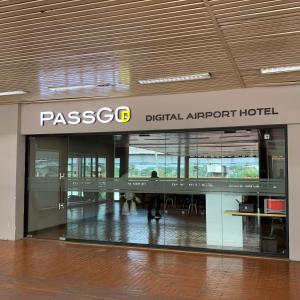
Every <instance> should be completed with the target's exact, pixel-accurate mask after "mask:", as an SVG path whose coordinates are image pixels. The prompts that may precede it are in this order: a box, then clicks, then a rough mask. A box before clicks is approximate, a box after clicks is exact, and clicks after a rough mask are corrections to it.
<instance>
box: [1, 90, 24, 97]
mask: <svg viewBox="0 0 300 300" xmlns="http://www.w3.org/2000/svg"><path fill="white" fill-rule="evenodd" d="M24 94H26V92H25V91H21V90H20V91H9V92H0V96H13V95H24Z"/></svg>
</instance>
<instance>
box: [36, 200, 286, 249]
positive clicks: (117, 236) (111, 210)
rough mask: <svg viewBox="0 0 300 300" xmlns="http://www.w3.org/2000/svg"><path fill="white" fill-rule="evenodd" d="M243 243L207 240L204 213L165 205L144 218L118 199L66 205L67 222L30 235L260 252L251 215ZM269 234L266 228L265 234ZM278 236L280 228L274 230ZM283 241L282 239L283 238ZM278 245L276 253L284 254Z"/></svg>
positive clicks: (139, 211) (141, 211) (246, 223)
mask: <svg viewBox="0 0 300 300" xmlns="http://www.w3.org/2000/svg"><path fill="white" fill-rule="evenodd" d="M244 221H245V224H244V230H243V246H242V247H233V246H222V245H216V244H208V243H207V238H206V237H207V236H206V235H207V233H206V221H205V213H201V212H200V211H197V214H196V213H195V211H192V212H191V213H190V214H189V213H188V212H187V210H186V209H185V210H182V209H181V208H175V207H171V206H169V207H167V209H166V210H165V211H163V210H162V218H161V219H160V220H159V221H157V220H151V221H150V222H149V221H148V219H147V210H146V209H137V211H136V212H135V214H129V215H122V209H121V207H120V205H119V203H116V204H114V205H113V206H111V205H107V204H101V205H99V206H90V207H89V206H82V207H80V208H78V207H77V208H76V207H75V208H70V209H68V218H67V225H66V226H60V227H52V228H46V229H45V230H41V231H38V232H33V233H32V232H31V233H30V234H32V235H33V236H34V237H39V238H50V239H51V238H52V239H57V238H58V237H59V236H66V237H67V239H72V240H87V241H108V242H117V243H119V242H120V243H132V244H142V245H158V246H176V247H177V246H179V247H188V248H201V249H203V248H204V249H216V250H235V251H245V252H254V253H259V252H261V244H260V243H261V240H260V231H261V228H260V227H259V225H258V224H257V221H256V220H254V219H253V218H247V219H246V218H245V219H244ZM268 234H269V230H267V232H266V235H268ZM275 234H276V235H278V236H279V237H280V235H281V234H282V230H281V231H280V230H277V231H276V232H275ZM283 242H284V241H283ZM281 249H282V248H280V247H279V248H278V252H277V253H276V254H284V252H283V251H282V250H281Z"/></svg>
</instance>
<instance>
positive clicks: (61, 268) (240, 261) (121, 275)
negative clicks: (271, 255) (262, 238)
mask: <svg viewBox="0 0 300 300" xmlns="http://www.w3.org/2000/svg"><path fill="white" fill-rule="evenodd" d="M0 262H1V265H0V299H1V300H2V299H3V300H17V299H18V300H27V299H28V300H44V299H45V300H50V299H55V300H69V299H70V300H92V299H94V300H96V299H133V300H134V299H141V300H144V299H145V300H147V299H155V300H159V299H180V300H184V299H187V300H188V299H193V300H196V299H199V300H206V299H216V300H225V299H226V300H227V299H228V300H244V299H245V300H246V299H247V300H260V299H264V300H268V299H270V300H278V299H280V300H289V299H291V300H299V299H300V262H288V261H285V260H271V259H258V258H247V257H240V256H225V255H214V254H204V253H202V254H196V253H180V252H170V251H160V250H146V249H142V250H140V249H129V248H127V249H125V248H120V247H107V246H99V245H87V244H85V245H83V244H72V243H66V242H58V241H45V240H23V241H17V242H8V241H1V242H0Z"/></svg>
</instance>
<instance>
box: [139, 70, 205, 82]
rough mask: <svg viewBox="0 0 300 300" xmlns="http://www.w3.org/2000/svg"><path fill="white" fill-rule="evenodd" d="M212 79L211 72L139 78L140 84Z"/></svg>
mask: <svg viewBox="0 0 300 300" xmlns="http://www.w3.org/2000/svg"><path fill="white" fill-rule="evenodd" d="M203 79H211V74H210V73H208V72H207V73H199V74H192V75H183V76H172V77H162V78H155V79H143V80H138V83H139V84H156V83H169V82H179V81H191V80H203Z"/></svg>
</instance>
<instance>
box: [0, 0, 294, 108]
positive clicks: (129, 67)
mask: <svg viewBox="0 0 300 300" xmlns="http://www.w3.org/2000/svg"><path fill="white" fill-rule="evenodd" d="M299 34H300V3H299V1H292V0H261V1H259V0H232V1H229V0H202V1H201V0H102V1H99V0H68V1H61V0H34V1H21V0H10V1H0V92H5V91H12V90H20V89H22V90H25V91H27V94H25V95H20V96H2V97H0V103H9V102H11V103H12V102H38V101H53V100H68V101H71V100H75V99H81V98H91V99H93V98H95V99H97V98H107V97H124V96H139V95H155V94H171V93H184V92H200V91H210V90H222V89H234V88H243V87H252V86H264V85H273V84H275V85H277V84H291V83H292V84H297V83H298V82H299V73H297V72H293V73H289V74H280V75H271V76H270V75H269V76H266V75H261V74H260V72H259V69H260V68H261V67H276V66H285V65H295V64H300V51H299V50H298V49H299V45H300V35H299ZM201 72H210V73H211V76H212V78H211V79H209V80H203V81H200V80H198V81H191V82H187V81H186V82H180V83H179V82H177V83H161V84H155V85H147V86H146V85H140V84H139V83H138V80H142V79H155V78H161V77H168V76H180V75H190V74H195V73H201ZM84 84H92V85H94V84H104V85H107V84H109V85H110V86H109V87H97V88H93V89H88V90H87V89H82V90H80V91H78V90H77V91H76V92H75V91H68V92H67V91H65V92H53V91H50V90H49V87H59V86H74V85H84Z"/></svg>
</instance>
